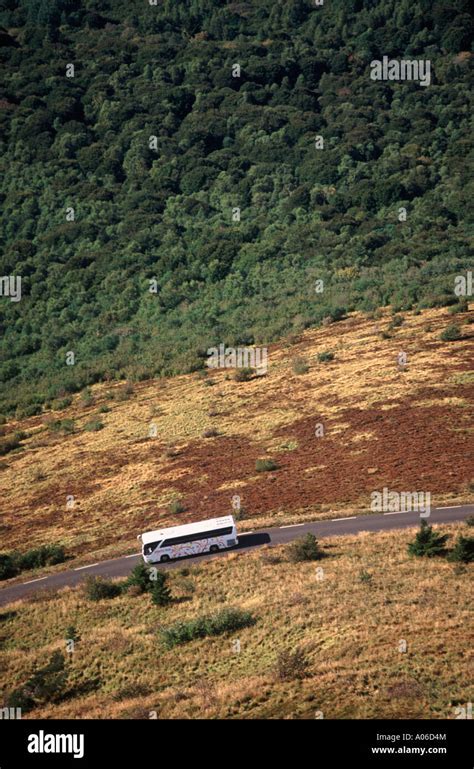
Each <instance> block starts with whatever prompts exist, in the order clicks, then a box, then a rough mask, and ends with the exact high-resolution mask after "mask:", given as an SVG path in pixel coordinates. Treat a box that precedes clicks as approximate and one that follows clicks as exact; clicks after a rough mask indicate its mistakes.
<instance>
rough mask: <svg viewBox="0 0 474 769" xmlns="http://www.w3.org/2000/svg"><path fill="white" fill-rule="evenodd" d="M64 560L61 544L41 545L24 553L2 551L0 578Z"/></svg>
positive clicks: (7, 577) (64, 555) (0, 556)
mask: <svg viewBox="0 0 474 769" xmlns="http://www.w3.org/2000/svg"><path fill="white" fill-rule="evenodd" d="M65 560H66V554H65V552H64V547H63V546H62V545H42V546H41V547H36V548H32V549H31V550H27V551H26V552H25V553H17V552H13V553H2V554H0V580H2V579H9V577H15V576H16V575H17V574H19V573H20V572H21V571H26V570H28V569H37V568H39V567H41V566H53V565H54V564H56V563H62V562H63V561H65Z"/></svg>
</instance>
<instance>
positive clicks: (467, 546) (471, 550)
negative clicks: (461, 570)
mask: <svg viewBox="0 0 474 769" xmlns="http://www.w3.org/2000/svg"><path fill="white" fill-rule="evenodd" d="M448 558H449V560H450V561H455V562H458V563H459V562H460V563H472V562H473V561H474V537H464V536H463V535H462V534H460V535H459V537H458V540H457V542H456V544H455V545H454V547H453V549H452V550H451V552H450V554H449V556H448Z"/></svg>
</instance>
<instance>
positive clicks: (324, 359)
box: [318, 350, 334, 363]
mask: <svg viewBox="0 0 474 769" xmlns="http://www.w3.org/2000/svg"><path fill="white" fill-rule="evenodd" d="M331 360H334V353H333V352H330V350H325V351H324V352H319V353H318V361H319V363H328V362H329V361H331Z"/></svg>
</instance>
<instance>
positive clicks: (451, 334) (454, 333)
mask: <svg viewBox="0 0 474 769" xmlns="http://www.w3.org/2000/svg"><path fill="white" fill-rule="evenodd" d="M461 337H462V334H461V329H460V328H459V326H458V325H457V323H450V324H449V326H446V328H445V329H444V331H442V332H441V335H440V339H441V341H442V342H456V341H457V340H458V339H461Z"/></svg>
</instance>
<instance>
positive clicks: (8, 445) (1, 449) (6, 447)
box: [0, 436, 21, 457]
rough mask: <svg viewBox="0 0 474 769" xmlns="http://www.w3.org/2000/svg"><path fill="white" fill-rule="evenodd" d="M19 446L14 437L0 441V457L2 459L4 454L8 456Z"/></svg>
mask: <svg viewBox="0 0 474 769" xmlns="http://www.w3.org/2000/svg"><path fill="white" fill-rule="evenodd" d="M20 446H21V444H20V441H19V440H18V438H16V437H15V436H10V437H8V438H3V439H2V440H1V441H0V456H1V457H3V456H5V454H9V453H10V451H15V449H18V448H19V447H20Z"/></svg>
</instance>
